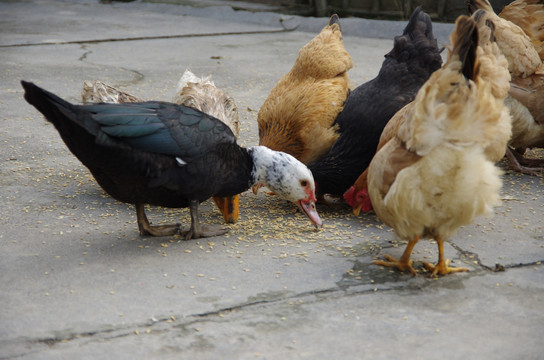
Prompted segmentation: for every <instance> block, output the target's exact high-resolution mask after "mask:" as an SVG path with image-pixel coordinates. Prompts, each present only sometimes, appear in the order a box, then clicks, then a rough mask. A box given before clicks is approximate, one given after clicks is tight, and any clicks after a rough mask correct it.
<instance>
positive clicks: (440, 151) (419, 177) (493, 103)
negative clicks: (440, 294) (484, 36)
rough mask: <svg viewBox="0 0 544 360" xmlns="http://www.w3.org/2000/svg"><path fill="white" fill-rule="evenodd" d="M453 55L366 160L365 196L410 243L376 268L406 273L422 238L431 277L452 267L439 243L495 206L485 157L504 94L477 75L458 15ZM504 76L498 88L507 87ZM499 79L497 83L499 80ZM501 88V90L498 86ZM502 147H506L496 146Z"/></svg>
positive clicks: (476, 59) (469, 32) (495, 187)
mask: <svg viewBox="0 0 544 360" xmlns="http://www.w3.org/2000/svg"><path fill="white" fill-rule="evenodd" d="M450 41H451V43H452V46H453V48H452V50H450V51H449V54H448V60H447V62H446V63H445V65H444V66H443V67H442V68H441V69H440V70H438V71H436V72H435V73H434V74H433V75H431V77H430V79H429V80H428V81H427V82H426V83H425V85H423V87H422V88H421V89H420V91H419V92H418V94H417V96H416V98H415V100H414V102H413V103H412V105H410V106H408V107H407V108H405V109H404V117H405V120H404V121H403V122H402V123H401V124H400V125H399V128H398V132H397V133H396V135H395V136H394V137H393V138H392V139H391V140H390V141H389V142H387V144H386V145H384V146H383V147H382V148H381V149H380V150H379V151H378V153H377V154H376V156H375V157H374V159H373V160H372V162H371V164H370V167H369V171H368V185H369V188H368V191H369V195H370V198H371V200H372V205H373V206H374V209H375V211H376V213H377V214H378V216H379V217H380V218H381V219H382V221H384V223H386V224H387V225H389V226H391V227H393V229H394V230H395V233H396V234H397V235H398V236H399V237H401V238H402V239H405V240H408V241H409V245H408V246H407V248H406V251H405V253H404V254H403V256H402V257H401V259H400V260H397V259H394V258H392V257H391V256H387V257H386V258H387V259H388V261H376V263H377V264H379V265H384V266H391V267H396V268H398V269H400V270H408V271H410V272H411V273H412V274H415V270H414V269H413V268H412V266H411V261H410V252H411V251H412V249H413V247H414V246H415V244H416V243H417V241H418V240H419V239H420V238H423V237H427V236H430V237H433V238H434V239H435V240H436V241H437V243H438V246H439V260H438V263H437V265H432V264H426V266H427V267H428V268H429V269H430V270H431V271H432V275H433V276H434V275H437V274H440V275H445V274H448V273H451V272H456V271H466V270H467V269H466V268H451V267H449V266H448V261H447V260H446V259H445V258H444V254H443V241H444V240H446V239H448V238H450V237H451V236H453V235H454V234H455V232H456V231H457V229H458V228H459V227H460V226H463V225H467V224H470V223H471V222H472V221H473V220H474V219H475V217H477V216H480V215H490V214H491V213H492V209H493V207H494V206H496V205H499V204H500V197H499V190H500V188H501V186H502V183H501V178H500V174H501V171H500V170H499V169H498V168H497V167H495V166H494V164H493V162H492V161H490V160H489V159H488V157H487V155H486V153H485V148H486V147H488V146H490V144H492V143H493V142H496V141H501V139H503V138H504V137H502V136H499V134H498V132H500V131H502V129H501V127H499V126H497V123H498V122H499V121H500V120H501V117H502V115H503V113H504V110H503V109H504V96H505V95H506V94H504V96H503V97H497V96H495V95H494V94H493V84H492V83H491V82H490V81H488V80H486V79H485V78H483V77H482V75H483V73H484V72H483V71H482V67H485V65H484V64H485V61H484V62H482V61H481V60H482V57H483V54H484V51H479V50H478V28H477V25H476V23H475V21H474V20H473V19H471V18H469V17H466V16H460V17H459V18H458V19H457V21H456V28H455V30H454V31H453V33H452V34H451V36H450ZM508 80H509V79H508V77H507V76H503V77H502V80H501V81H503V82H506V83H508ZM497 81H499V80H497ZM501 87H502V86H501ZM502 141H503V143H502V146H506V143H505V142H504V140H502Z"/></svg>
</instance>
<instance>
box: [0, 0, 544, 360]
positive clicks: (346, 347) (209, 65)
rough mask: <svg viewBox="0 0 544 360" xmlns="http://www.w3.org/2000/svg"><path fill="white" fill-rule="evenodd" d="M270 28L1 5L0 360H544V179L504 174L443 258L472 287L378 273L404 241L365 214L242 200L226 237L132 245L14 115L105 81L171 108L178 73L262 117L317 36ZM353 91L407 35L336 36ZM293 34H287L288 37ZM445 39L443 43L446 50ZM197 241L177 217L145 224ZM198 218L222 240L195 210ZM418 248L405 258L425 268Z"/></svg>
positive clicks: (82, 176)
mask: <svg viewBox="0 0 544 360" xmlns="http://www.w3.org/2000/svg"><path fill="white" fill-rule="evenodd" d="M326 21H327V19H325V18H299V17H293V16H285V15H280V14H277V13H271V12H247V11H234V10H232V9H231V8H230V7H224V6H214V7H204V8H196V7H191V6H183V5H172V4H163V3H146V2H133V3H126V4H125V3H116V2H114V3H111V4H101V3H99V2H98V1H94V0H71V1H70V0H62V1H53V0H50V1H48V0H42V1H40V0H29V1H18V2H13V1H0V69H1V71H0V78H1V85H0V94H1V95H0V121H1V127H0V154H1V157H0V164H1V167H0V169H1V170H0V171H1V173H0V174H1V176H0V184H1V188H0V203H1V204H2V206H1V207H0V224H1V225H0V226H1V230H0V241H1V244H2V251H1V255H0V288H1V289H2V291H1V292H0V324H1V326H0V359H99V358H100V359H119V358H121V359H307V358H312V359H366V358H372V359H435V358H444V359H542V358H544V343H543V342H542V334H543V331H544V266H543V265H542V261H543V260H544V231H543V225H544V221H543V218H542V214H543V211H544V194H543V188H544V187H543V186H544V184H543V178H542V177H541V176H527V175H521V174H518V173H514V172H511V171H508V170H507V169H506V168H507V165H506V163H504V162H502V163H501V164H500V166H502V167H503V168H505V170H506V173H505V175H504V188H503V190H502V198H503V205H502V206H501V207H499V208H497V209H496V214H495V216H494V217H493V218H490V219H487V218H482V219H478V220H477V221H476V222H475V223H474V224H472V225H470V226H467V227H465V228H463V229H461V230H460V231H459V233H458V234H457V235H456V236H455V237H453V238H452V239H451V241H450V242H449V243H448V245H447V249H446V254H447V256H448V257H450V258H452V259H453V264H454V265H455V266H467V267H469V268H470V270H471V271H470V272H468V273H461V274H455V275H450V276H447V277H442V278H438V279H432V278H430V277H429V276H428V274H425V273H422V274H420V275H418V276H416V277H412V276H410V275H406V274H401V273H398V272H396V271H390V270H389V269H384V268H381V267H379V266H376V265H374V264H373V259H374V258H376V257H381V256H383V254H400V253H401V252H402V250H403V248H404V244H403V243H402V242H398V241H396V240H395V238H394V234H393V232H392V231H391V229H389V228H388V227H387V226H385V225H383V224H382V223H381V222H380V221H379V220H378V219H377V218H376V216H375V215H362V216H359V217H355V216H353V215H352V213H351V211H350V209H348V208H347V207H346V206H345V205H343V204H338V205H335V206H332V207H326V206H319V208H318V210H319V211H320V214H321V217H322V219H323V221H324V226H323V229H322V230H320V231H316V230H314V229H313V228H312V226H311V224H310V222H309V221H308V220H307V219H306V218H304V217H303V216H302V215H301V214H299V213H297V211H296V209H295V207H294V206H293V205H292V204H290V203H287V202H284V201H281V200H279V199H277V198H275V197H271V196H266V195H265V194H264V193H262V192H261V193H259V194H258V195H253V193H251V192H246V193H244V194H242V197H241V218H240V220H239V222H238V223H237V224H235V225H230V226H229V228H230V231H229V233H228V234H227V235H225V236H222V237H216V238H209V239H202V240H191V241H182V240H181V239H180V238H179V237H165V238H151V237H140V236H139V235H138V229H137V225H136V222H135V218H136V217H135V211H134V208H133V207H132V206H130V205H126V204H122V203H119V202H117V201H114V200H113V199H111V198H110V197H109V196H107V195H106V194H105V193H104V192H103V191H102V190H101V189H100V188H99V187H98V185H97V184H96V182H95V181H94V180H93V179H92V177H91V176H90V175H89V173H88V172H87V170H86V168H84V167H83V166H82V165H81V163H80V162H79V161H78V160H77V159H76V158H75V157H74V156H73V155H72V154H71V153H70V152H69V151H68V150H67V148H66V147H65V145H64V143H63V142H62V140H60V138H59V136H58V133H57V132H56V131H55V129H54V128H53V127H52V126H51V125H49V124H47V123H46V122H45V121H44V119H43V118H42V116H41V114H39V113H38V112H37V111H36V110H35V109H34V108H33V107H31V106H30V105H28V104H27V103H26V102H25V101H24V100H23V97H22V95H23V92H22V88H21V86H20V84H19V81H20V80H21V79H24V80H28V81H33V82H36V83H37V84H38V85H40V86H43V87H44V88H46V89H48V90H50V91H53V92H55V93H57V94H58V95H60V96H62V97H64V98H66V99H67V100H69V101H72V102H79V101H80V95H79V94H80V91H81V86H82V83H83V81H84V80H87V79H89V80H95V79H99V80H102V81H105V82H107V83H109V84H111V85H114V86H117V87H119V88H121V89H123V90H126V91H128V92H131V93H133V94H134V95H137V96H140V97H143V98H147V99H160V100H169V99H171V97H172V96H173V94H174V90H175V86H176V83H177V81H178V79H179V77H180V76H181V74H182V73H183V71H184V70H185V69H186V68H190V69H191V70H192V71H193V72H194V73H195V74H197V75H212V78H213V80H214V81H215V83H216V85H218V86H219V87H221V88H223V89H225V90H227V92H229V93H230V94H231V95H232V96H233V97H234V98H235V100H236V102H237V104H238V108H239V110H240V116H241V120H242V129H241V133H240V143H241V144H242V145H244V146H249V145H254V144H257V142H258V137H257V125H256V117H257V111H258V109H259V107H260V106H261V104H262V103H263V101H264V99H265V98H266V96H267V95H268V92H269V91H270V89H271V88H272V87H273V86H274V84H275V82H276V81H277V80H278V79H279V78H280V77H281V76H282V75H283V74H285V73H286V72H287V71H289V69H290V68H291V66H292V64H293V63H294V60H295V58H296V56H297V52H298V50H299V49H300V47H302V46H303V45H304V44H305V43H307V42H308V41H309V40H310V39H311V38H312V37H313V36H314V35H315V34H316V33H317V32H318V31H319V30H320V29H321V28H322V27H323V26H324V25H325V23H326ZM341 22H342V25H343V27H344V35H345V36H344V42H345V46H346V49H347V50H348V51H349V53H350V54H351V56H352V58H353V60H354V68H353V69H352V70H350V72H349V75H350V78H351V79H352V80H353V82H354V84H355V85H359V84H361V83H363V82H365V81H367V80H369V79H371V78H373V77H374V76H375V75H376V74H377V72H378V70H379V68H380V65H381V62H382V59H383V55H384V54H385V53H387V52H388V51H389V50H390V49H391V46H392V38H393V36H394V35H396V34H398V33H400V32H401V30H402V28H403V27H404V25H405V24H404V23H403V22H383V21H370V20H363V19H342V20H341ZM293 29H295V30H294V31H290V30H293ZM451 29H452V25H451V24H435V32H436V34H437V36H438V38H439V40H440V42H441V43H443V44H444V43H446V41H447V38H448V35H449V33H450V31H451ZM148 214H149V215H150V218H151V219H152V221H154V222H155V223H161V222H180V221H181V222H182V223H184V224H188V221H189V213H188V210H187V209H162V208H149V209H148ZM202 214H203V216H204V217H205V218H206V219H207V221H208V222H211V223H221V218H220V216H219V214H218V212H217V210H216V209H215V207H214V206H211V205H210V202H206V203H205V204H203V206H202ZM436 255H437V251H436V245H435V244H433V243H431V242H428V241H422V242H420V243H419V244H418V245H417V246H416V249H415V252H414V254H413V259H414V260H415V261H416V263H420V262H421V261H433V262H434V261H436Z"/></svg>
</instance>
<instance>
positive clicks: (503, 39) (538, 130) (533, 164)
mask: <svg viewBox="0 0 544 360" xmlns="http://www.w3.org/2000/svg"><path fill="white" fill-rule="evenodd" d="M526 2H527V1H526ZM528 2H532V3H533V4H532V6H533V7H532V8H533V13H535V14H537V15H541V14H544V4H543V3H542V2H540V3H537V2H534V1H528ZM516 3H518V5H519V3H522V1H518V2H516ZM537 6H539V7H540V12H538V11H536V10H534V9H535V7H537ZM468 8H469V11H470V12H475V11H476V10H478V9H481V10H484V11H485V14H484V15H482V16H481V17H480V22H485V21H486V20H490V21H492V22H493V23H494V25H495V37H496V41H497V45H498V46H499V48H500V50H501V51H502V53H503V54H504V55H505V57H506V59H507V61H508V68H509V70H510V74H511V76H512V80H511V86H510V96H508V97H507V98H506V100H505V103H506V105H507V106H508V107H509V108H510V113H511V115H512V138H511V140H510V143H509V148H508V149H507V156H508V159H509V160H510V164H511V165H512V167H513V168H514V169H516V170H518V171H521V172H523V173H526V174H536V173H538V172H539V171H541V170H543V168H542V166H544V161H543V160H542V159H538V160H530V159H526V158H525V157H524V156H523V154H524V152H525V150H526V149H527V148H534V147H536V148H543V147H544V105H543V104H544V102H543V101H542V99H543V98H544V65H543V63H542V58H541V57H540V55H539V53H538V51H537V48H535V46H534V43H535V41H532V39H531V38H530V37H529V36H528V35H527V34H526V33H525V32H524V31H523V30H522V28H520V27H519V26H518V25H516V24H515V23H513V22H511V21H509V20H507V19H505V18H502V17H499V16H497V15H496V14H495V13H494V11H493V8H492V7H491V4H490V3H489V1H487V0H469V1H468ZM511 10H512V9H511ZM512 12H513V10H512V11H509V10H508V9H506V8H505V9H504V10H503V12H502V13H501V14H506V15H505V16H511V17H513V15H512ZM531 19H533V23H532V24H530V23H528V22H530V21H531ZM525 20H526V21H525V23H524V24H522V25H523V27H524V28H531V27H532V28H535V27H536V28H538V27H539V26H540V27H541V26H542V24H543V23H544V20H542V19H540V18H539V17H538V16H537V17H530V16H529V17H527V18H526V19H525ZM539 24H540V25H539ZM540 31H541V32H540V33H536V32H535V31H532V32H531V33H532V34H533V35H532V36H537V37H539V36H540V37H541V36H543V33H544V28H541V29H540ZM535 40H536V41H538V39H535Z"/></svg>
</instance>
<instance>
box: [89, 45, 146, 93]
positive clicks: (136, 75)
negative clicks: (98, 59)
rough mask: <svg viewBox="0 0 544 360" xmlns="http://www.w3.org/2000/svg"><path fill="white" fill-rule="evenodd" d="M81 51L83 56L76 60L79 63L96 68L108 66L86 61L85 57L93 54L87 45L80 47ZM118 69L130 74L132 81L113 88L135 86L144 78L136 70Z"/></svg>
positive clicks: (115, 85)
mask: <svg viewBox="0 0 544 360" xmlns="http://www.w3.org/2000/svg"><path fill="white" fill-rule="evenodd" d="M81 49H82V50H84V53H83V55H81V56H80V57H79V58H78V60H79V61H81V62H84V63H86V64H89V65H93V66H97V67H106V66H108V65H104V64H97V63H94V62H90V61H88V60H87V56H89V55H90V54H92V53H93V51H92V50H90V49H89V50H88V46H87V45H81ZM85 50H86V51H85ZM118 68H119V69H121V70H124V71H128V72H130V73H132V74H134V77H133V80H130V81H125V82H124V83H120V84H114V85H113V86H114V87H120V86H121V87H122V86H127V85H128V86H130V85H135V84H137V83H139V82H141V81H142V80H143V79H144V78H145V76H144V74H142V73H141V72H139V71H138V70H134V69H129V68H125V67H122V66H120V67H118Z"/></svg>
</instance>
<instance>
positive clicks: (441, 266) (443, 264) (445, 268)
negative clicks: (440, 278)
mask: <svg viewBox="0 0 544 360" xmlns="http://www.w3.org/2000/svg"><path fill="white" fill-rule="evenodd" d="M435 240H436V242H437V243H438V263H437V264H436V265H433V264H431V263H427V262H426V263H423V264H424V265H425V267H426V268H427V270H429V271H432V274H431V276H436V275H437V274H440V275H447V274H450V273H456V272H463V271H469V270H468V268H466V267H459V268H452V267H449V264H450V260H449V259H446V258H445V257H444V240H442V239H441V238H440V236H437V237H436V238H435Z"/></svg>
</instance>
